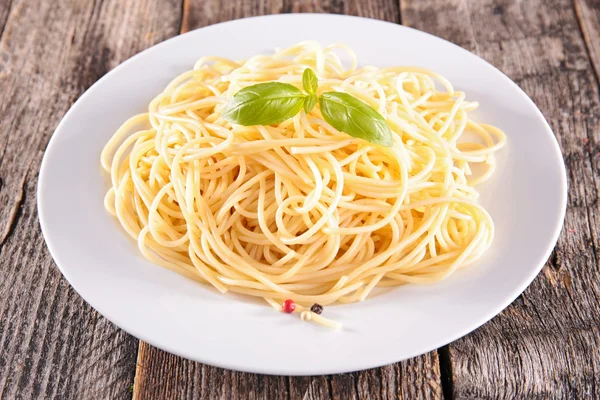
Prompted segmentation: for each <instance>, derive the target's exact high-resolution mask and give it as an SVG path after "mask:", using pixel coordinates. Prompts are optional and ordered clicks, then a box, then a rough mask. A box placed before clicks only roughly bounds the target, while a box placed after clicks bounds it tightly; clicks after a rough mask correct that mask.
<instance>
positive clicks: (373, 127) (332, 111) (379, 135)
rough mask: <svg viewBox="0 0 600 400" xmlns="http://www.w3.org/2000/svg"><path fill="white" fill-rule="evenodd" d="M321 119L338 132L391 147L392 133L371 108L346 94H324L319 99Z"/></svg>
mask: <svg viewBox="0 0 600 400" xmlns="http://www.w3.org/2000/svg"><path fill="white" fill-rule="evenodd" d="M319 105H320V107H321V114H323V118H325V121H327V122H328V123H329V124H330V125H331V126H333V127H334V128H335V129H337V130H338V131H340V132H345V133H347V134H348V135H350V136H352V137H356V138H360V139H364V140H366V141H368V142H371V143H376V144H380V145H383V146H388V147H389V146H391V145H392V142H393V141H392V131H391V130H390V127H389V126H388V124H387V122H385V119H384V118H383V116H382V115H381V114H379V113H378V112H377V111H375V109H373V107H371V106H369V105H368V104H366V103H363V102H362V101H360V100H358V99H357V98H356V97H353V96H351V95H349V94H347V93H340V92H326V93H323V94H322V95H321V96H320V97H319Z"/></svg>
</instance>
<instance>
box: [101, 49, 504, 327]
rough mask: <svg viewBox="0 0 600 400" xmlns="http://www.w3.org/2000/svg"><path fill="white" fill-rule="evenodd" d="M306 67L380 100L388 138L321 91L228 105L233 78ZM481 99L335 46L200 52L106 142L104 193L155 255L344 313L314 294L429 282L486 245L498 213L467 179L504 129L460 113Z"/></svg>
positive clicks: (333, 86)
mask: <svg viewBox="0 0 600 400" xmlns="http://www.w3.org/2000/svg"><path fill="white" fill-rule="evenodd" d="M340 49H341V50H345V51H346V52H347V53H349V55H350V57H351V58H352V63H351V65H350V66H349V67H347V68H346V67H345V66H344V65H343V63H342V62H341V60H340V57H339V56H338V55H337V53H336V50H340ZM306 68H312V69H313V70H314V71H315V72H316V75H317V76H318V78H319V89H318V91H319V93H321V92H324V91H330V90H335V91H338V92H345V93H348V94H351V95H352V96H354V97H356V98H358V99H359V100H361V101H363V102H364V103H366V104H368V105H370V106H371V107H373V108H374V109H375V110H377V111H378V112H379V113H380V114H381V115H382V116H383V117H384V118H385V120H386V122H387V124H388V125H389V127H390V128H391V131H392V132H393V145H392V146H390V147H383V146H379V145H376V144H372V143H369V142H367V141H365V140H362V139H358V138H354V137H351V136H349V135H347V134H345V133H343V132H339V131H337V130H336V129H335V128H333V127H332V126H331V125H329V124H328V123H327V122H325V120H324V118H323V116H322V114H321V112H320V109H319V107H318V106H317V107H315V108H313V109H312V110H311V111H310V112H309V113H308V114H306V112H305V111H300V112H299V113H298V114H297V115H296V116H294V117H293V118H291V119H288V120H285V121H283V122H281V123H279V124H276V125H267V126H241V125H235V124H231V123H229V122H227V121H226V120H225V119H224V118H223V117H222V115H221V114H222V112H223V109H224V108H225V107H226V105H227V103H228V102H229V101H230V100H231V98H232V97H233V95H234V94H235V93H236V92H238V91H239V90H240V89H242V88H245V87H248V86H250V85H254V84H257V83H261V82H271V81H278V82H286V83H290V84H292V85H295V86H298V87H300V86H301V80H302V73H303V71H304V70H305V69H306ZM477 106H478V104H477V103H476V102H472V101H467V100H466V99H465V93H463V92H460V91H456V90H454V88H453V87H452V85H451V84H450V82H448V81H447V80H446V79H445V78H443V77H441V76H439V75H437V74H436V73H434V72H432V71H429V70H427V69H423V68H417V67H402V66H400V67H386V68H377V67H372V66H366V67H360V68H359V67H358V66H357V60H356V57H355V56H354V54H353V53H352V51H351V50H350V49H348V48H347V47H345V46H341V45H334V46H329V47H324V48H323V47H321V46H320V45H319V44H318V43H316V42H303V43H299V44H297V45H295V46H292V47H289V48H286V49H279V50H276V51H275V52H274V54H271V55H258V56H254V57H251V58H249V59H248V60H245V61H232V60H228V59H225V58H221V57H203V58H201V59H199V60H198V62H197V63H196V64H195V66H194V68H193V69H192V70H190V71H188V72H185V73H184V74H182V75H180V76H179V77H177V78H175V79H174V80H173V81H172V82H171V83H170V84H169V85H168V86H167V87H166V88H165V89H164V91H163V92H162V93H160V94H159V95H158V96H157V97H156V98H155V99H154V100H152V102H151V103H150V105H149V107H148V112H147V113H144V114H141V115H137V116H134V117H132V118H131V119H130V120H128V121H127V122H125V123H124V124H123V126H121V128H120V129H119V130H118V131H117V132H116V133H115V134H114V136H113V137H112V138H111V139H110V141H109V142H108V143H107V144H106V147H105V148H104V150H103V152H102V156H101V158H102V165H103V167H104V169H105V170H106V171H107V172H109V173H110V177H111V187H110V189H109V190H108V193H107V194H106V197H105V205H106V208H107V210H108V211H109V212H110V213H111V214H113V215H114V216H116V217H117V218H118V220H119V222H120V224H121V225H122V226H123V228H124V229H125V231H126V232H127V233H128V234H129V235H130V236H131V237H133V238H134V239H135V240H137V243H138V246H139V249H140V251H141V252H142V254H143V255H144V256H145V257H146V258H147V259H148V260H150V261H152V262H153V263H156V264H159V265H161V266H163V267H166V268H169V269H171V270H173V271H176V272H178V273H180V274H182V275H184V276H186V277H188V278H191V279H195V280H197V281H199V282H203V283H208V284H210V285H212V286H214V287H215V288H216V289H217V290H219V291H220V292H221V293H226V292H228V291H232V292H237V293H241V294H244V295H249V296H256V297H261V298H264V299H265V300H266V301H267V302H268V303H269V304H271V305H272V306H273V307H275V308H278V309H281V303H282V301H284V300H286V299H292V300H293V301H294V302H295V303H296V304H297V305H298V306H297V308H296V310H295V311H296V312H298V313H299V314H301V316H302V319H303V320H311V321H313V322H317V323H320V324H323V325H327V326H332V327H337V326H338V325H339V324H337V323H336V322H334V321H331V320H329V319H326V318H325V317H323V316H320V315H317V314H316V313H314V312H312V311H310V310H309V307H310V306H311V305H312V304H313V303H318V304H320V305H325V306H326V305H329V304H333V303H350V302H356V301H363V300H365V299H366V298H367V297H368V296H369V294H370V293H371V292H372V291H373V290H374V289H375V288H376V287H387V286H396V285H401V284H405V283H416V284H425V283H432V282H437V281H439V280H442V279H444V278H446V277H448V276H449V275H451V274H452V273H453V272H454V271H456V270H457V269H459V268H462V267H464V266H466V265H469V264H471V263H473V262H474V261H475V260H477V259H478V258H479V257H480V256H481V255H482V254H483V253H484V252H485V250H486V249H487V248H488V247H489V246H490V244H491V242H492V238H493V236H494V225H493V222H492V219H491V218H490V215H489V214H488V212H487V211H486V210H485V209H484V208H483V207H482V206H481V205H480V204H479V203H478V202H477V200H478V197H479V194H478V192H477V190H476V189H475V185H477V184H478V183H480V182H482V181H484V180H486V179H488V178H489V177H490V175H491V174H492V173H493V171H494V168H495V158H494V153H495V152H496V151H497V150H498V149H500V148H501V147H502V146H503V144H504V143H505V135H504V134H503V133H502V131H500V130H499V129H498V128H495V127H493V126H491V125H487V124H483V123H478V122H475V121H473V120H471V119H470V118H469V115H468V114H469V112H471V111H472V110H474V109H475V108H476V107H477ZM140 126H143V128H142V129H139V127H140ZM474 165H478V173H477V174H475V173H472V169H473V166H474ZM481 167H483V168H481Z"/></svg>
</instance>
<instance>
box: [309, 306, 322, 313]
mask: <svg viewBox="0 0 600 400" xmlns="http://www.w3.org/2000/svg"><path fill="white" fill-rule="evenodd" d="M310 311H312V312H314V313H315V314H317V315H321V313H322V312H323V306H322V305H320V304H317V303H315V304H313V305H312V307H311V308H310Z"/></svg>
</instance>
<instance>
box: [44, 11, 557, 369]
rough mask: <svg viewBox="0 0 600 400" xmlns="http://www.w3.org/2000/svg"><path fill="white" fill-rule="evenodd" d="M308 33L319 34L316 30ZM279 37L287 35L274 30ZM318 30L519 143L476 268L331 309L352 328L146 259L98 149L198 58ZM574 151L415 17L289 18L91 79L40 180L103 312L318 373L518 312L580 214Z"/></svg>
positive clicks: (251, 358) (264, 47) (171, 340)
mask: <svg viewBox="0 0 600 400" xmlns="http://www.w3.org/2000/svg"><path fill="white" fill-rule="evenodd" d="M307 27H310V29H307ZM273 32H277V34H273ZM307 39H315V40H318V41H319V42H320V43H321V44H322V45H327V44H331V43H336V42H342V43H345V44H348V45H350V46H351V47H352V48H353V49H354V50H355V51H356V53H357V55H358V60H359V62H360V64H362V65H365V64H370V65H377V66H393V65H417V66H424V67H427V68H430V69H432V70H435V71H437V72H439V73H441V74H442V75H444V76H445V77H446V78H448V79H449V80H450V81H451V82H452V83H453V84H454V86H455V87H456V88H457V89H459V90H461V91H465V92H466V93H467V98H468V99H470V100H477V101H479V102H480V103H481V107H480V109H478V111H477V112H476V113H475V117H474V118H475V119H476V120H479V121H485V122H487V123H491V124H494V125H496V126H498V127H500V128H501V129H503V130H504V131H505V132H506V134H507V136H508V145H507V146H506V147H505V148H504V149H503V150H501V151H500V153H499V156H498V168H497V170H496V173H495V174H494V176H493V178H492V179H491V180H490V181H488V182H486V184H484V185H482V186H480V187H479V190H480V192H481V203H482V204H483V205H484V206H485V207H486V208H487V209H488V210H489V212H490V213H491V215H492V217H493V219H494V221H495V224H496V237H495V239H494V243H493V245H492V247H491V248H490V250H489V251H488V252H487V253H486V254H485V256H484V257H483V258H482V259H481V260H480V261H478V262H477V263H476V264H474V265H472V266H470V267H469V268H466V269H464V270H461V271H459V272H458V273H456V274H454V275H453V276H451V277H450V278H448V279H447V280H445V281H443V282H441V283H438V284H433V285H423V286H418V285H406V286H402V287H398V288H396V289H395V290H392V291H389V292H387V293H385V294H382V295H379V296H376V297H373V298H370V299H368V300H367V301H365V302H363V303H357V304H350V305H341V306H334V307H329V308H328V309H327V316H328V317H331V318H333V319H335V320H338V321H340V322H342V323H343V324H344V328H343V329H342V330H340V331H335V330H330V329H327V328H323V327H320V326H317V325H314V324H310V323H305V322H302V321H301V320H300V318H294V317H291V316H288V315H285V314H281V313H278V312H275V311H274V310H273V309H272V308H270V307H269V306H268V305H267V304H266V303H264V302H262V301H255V300H252V299H246V298H242V297H238V296H233V295H225V296H223V295H220V294H219V293H218V292H216V291H215V290H213V289H211V288H209V287H208V286H205V285H202V284H198V283H196V282H193V281H191V280H188V279H186V278H184V277H182V276H179V275H178V274H176V273H173V272H170V271H168V270H166V269H163V268H162V267H159V266H156V265H154V264H152V263H150V262H148V261H146V260H145V259H144V258H143V257H142V256H141V254H140V253H139V251H138V249H137V247H136V243H135V242H134V241H133V240H131V239H130V238H129V237H128V236H127V235H126V234H125V232H124V231H123V230H122V228H121V227H120V225H119V224H118V222H117V221H116V220H115V219H114V218H113V217H111V216H110V215H109V214H108V213H107V212H106V211H105V210H104V207H103V198H104V194H105V192H106V191H107V189H108V187H109V186H108V185H109V177H108V176H107V174H105V173H104V171H103V170H102V168H101V166H100V151H101V149H102V147H103V146H104V144H105V143H106V142H107V140H108V139H109V137H110V136H111V135H112V134H113V132H114V131H115V130H116V129H117V128H118V127H119V126H120V125H121V123H123V122H124V121H125V120H126V119H127V118H128V117H130V116H132V115H134V114H136V113H140V112H144V111H145V110H146V108H147V105H148V103H149V102H150V100H151V99H152V98H153V97H154V96H155V95H157V94H158V93H160V92H161V91H162V89H163V88H164V87H165V86H166V85H167V83H168V82H169V81H170V80H171V79H172V78H173V77H175V76H177V75H178V74H179V73H182V72H184V71H186V70H188V69H191V68H192V66H193V64H194V62H195V61H196V59H198V58H199V57H201V56H204V55H218V56H224V57H228V58H233V59H243V58H247V57H249V56H252V55H254V54H257V53H265V52H272V51H273V49H274V48H275V47H284V46H290V45H292V44H294V43H296V42H299V41H302V40H307ZM566 191H567V184H566V174H565V168H564V164H563V160H562V157H561V153H560V149H559V147H558V144H557V142H556V139H555V137H554V135H553V134H552V131H551V130H550V127H549V126H548V124H547V123H546V121H545V120H544V118H543V116H542V114H541V113H540V111H539V110H538V109H537V107H536V106H535V105H534V103H533V102H532V101H531V100H530V99H529V98H528V97H527V96H526V95H525V93H524V92H523V91H522V90H521V89H519V87H518V86H517V85H516V84H514V83H513V82H512V81H511V80H510V79H508V78H507V77H506V76H505V75H503V74H502V73H501V72H500V71H498V70H497V69H496V68H494V67H493V66H491V65H490V64H488V63H486V62H485V61H483V60H482V59H480V58H478V57H477V56H475V55H473V54H471V53H469V52H467V51H466V50H463V49H461V48H460V47H458V46H455V45H453V44H451V43H449V42H446V41H444V40H442V39H439V38H436V37H434V36H431V35H429V34H426V33H423V32H419V31H416V30H413V29H410V28H406V27H403V26H399V25H395V24H391V23H385V22H380V21H375V20H369V19H362V18H356V17H346V16H334V15H303V14H297V15H294V14H291V15H277V16H267V17H258V18H249V19H243V20H238V21H233V22H227V23H223V24H218V25H213V26H209V27H207V28H203V29H200V30H197V31H193V32H189V33H186V34H185V35H181V36H178V37H175V38H173V39H171V40H168V41H166V42H164V43H161V44H159V45H157V46H154V47H152V48H150V49H148V50H146V51H144V52H142V53H140V54H138V55H137V56H135V57H133V58H131V59H130V60H128V61H127V62H125V63H123V64H122V65H120V66H119V67H117V68H115V69H114V70H113V71H111V72H110V73H108V74H107V75H106V76H105V77H103V78H102V79H101V80H100V81H98V82H97V83H96V84H95V85H94V86H92V87H91V88H90V89H89V90H88V91H87V92H86V93H85V94H84V95H83V96H81V98H80V99H79V100H78V101H77V102H76V103H75V105H73V107H72V108H71V110H70V111H69V112H68V113H67V115H66V116H65V117H64V119H63V120H62V122H61V123H60V125H59V126H58V128H57V129H56V132H55V133H54V135H53V136H52V140H51V141H50V144H49V145H48V149H47V150H46V154H45V156H44V160H43V162H42V169H41V172H40V178H39V188H38V204H39V205H38V207H39V216H40V222H41V226H42V230H43V233H44V236H45V238H46V242H47V244H48V248H49V249H50V252H51V253H52V256H53V257H54V260H55V261H56V264H57V265H58V267H59V268H60V270H61V271H62V273H63V275H64V276H65V277H66V278H67V279H68V281H69V282H70V283H71V285H73V287H74V288H75V290H77V292H78V293H79V294H80V295H81V296H82V297H83V298H84V299H85V300H86V301H87V302H89V303H90V304H91V305H92V306H93V307H94V308H95V309H96V310H98V311H99V312H100V313H101V314H102V315H104V316H105V317H106V318H108V319H109V320H111V321H112V322H114V323H115V324H116V325H118V326H119V327H121V328H123V329H124V330H126V331H127V332H129V333H131V334H132V335H134V336H137V337H138V338H140V339H142V340H144V341H147V342H149V343H150V344H152V345H154V346H157V347H159V348H161V349H164V350H166V351H169V352H171V353H175V354H177V355H180V356H183V357H187V358H190V359H192V360H197V361H200V362H203V363H207V364H211V365H215V366H220V367H224V368H230V369H236V370H241V371H250V372H259V373H268V374H285V375H288V374H289V375H312V374H329V373H340V372H348V371H354V370H360V369H365V368H370V367H376V366H380V365H384V364H389V363H392V362H395V361H400V360H403V359H407V358H410V357H414V356H417V355H419V354H422V353H426V352H428V351H431V350H433V349H435V348H438V347H440V346H443V345H444V344H447V343H449V342H451V341H453V340H455V339H457V338H459V337H461V336H463V335H465V334H467V333H469V332H470V331H472V330H473V329H475V328H477V327H479V326H480V325H482V324H483V323H485V322H486V321H488V320H489V319H490V318H492V317H493V316H494V315H496V314H497V313H499V312H500V311H501V310H502V309H504V308H505V307H506V306H508V305H509V304H510V303H511V302H512V301H513V300H514V299H515V298H516V297H517V296H518V295H519V294H520V293H521V292H522V291H523V290H524V289H525V288H526V287H527V285H528V284H529V283H530V282H531V281H532V280H533V278H534V277H535V276H536V274H537V273H538V272H539V271H540V269H541V267H542V265H543V264H544V262H545V261H546V259H547V258H548V257H549V255H550V252H551V250H552V248H553V246H554V244H555V243H556V240H557V237H558V234H559V231H560V229H561V225H562V221H563V217H564V213H565V207H566Z"/></svg>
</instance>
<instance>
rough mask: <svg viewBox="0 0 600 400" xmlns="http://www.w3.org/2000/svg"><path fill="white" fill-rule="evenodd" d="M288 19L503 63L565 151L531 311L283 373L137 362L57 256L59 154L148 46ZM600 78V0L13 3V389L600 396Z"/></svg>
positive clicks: (5, 337) (7, 246) (31, 392)
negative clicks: (344, 25)
mask: <svg viewBox="0 0 600 400" xmlns="http://www.w3.org/2000/svg"><path fill="white" fill-rule="evenodd" d="M398 3H400V6H399V5H398ZM280 12H330V13H343V14H352V15H362V16H366V17H371V18H378V19H385V20H388V21H392V22H399V21H400V16H402V21H403V23H405V24H407V25H410V26H413V27H416V28H418V29H421V30H425V31H429V32H431V33H433V34H436V35H438V36H441V37H444V38H446V39H448V40H450V41H453V42H455V43H457V44H459V45H461V46H463V47H465V48H467V49H469V50H471V51H474V52H476V53H478V54H479V55H480V56H482V57H483V58H485V59H487V60H488V61H490V62H491V63H492V64H494V65H496V66H497V67H499V68H500V69H501V70H503V71H504V72H505V73H506V74H508V75H509V76H510V77H511V78H513V79H514V80H515V81H516V82H517V83H518V84H519V85H520V86H521V87H522V88H523V89H524V90H525V91H526V92H527V93H528V94H529V95H530V96H531V97H532V98H533V100H534V101H535V102H536V103H537V104H538V106H539V107H540V108H541V110H542V112H543V113H544V115H545V116H546V118H547V119H548V121H549V122H550V124H551V125H552V128H553V130H554V132H555V133H556V135H557V138H558V140H559V143H560V145H561V148H562V151H563V154H564V158H565V161H566V165H567V168H568V174H569V176H568V178H569V182H570V191H569V208H568V211H567V216H566V220H565V230H564V231H563V233H562V235H561V237H560V239H559V243H558V245H557V248H556V249H555V252H554V253H553V255H552V257H551V258H550V260H549V261H548V264H547V265H546V267H545V268H544V270H543V273H542V274H540V276H539V277H538V278H537V279H536V280H535V281H534V283H533V284H532V285H531V287H530V288H529V289H528V290H527V291H526V292H525V293H524V294H523V295H522V296H520V297H519V299H518V300H517V301H516V302H515V303H513V304H512V305H511V306H510V307H509V308H508V309H507V310H505V311H504V312H503V313H502V314H500V315H499V316H498V317H496V318H495V319H493V320H492V321H491V322H489V323H488V324H486V325H485V326H484V327H482V328H481V329H479V330H477V331H475V332H474V333H472V334H471V335H469V336H467V337H465V338H463V339H461V340H459V341H457V342H455V343H453V344H451V345H450V346H449V347H446V348H444V349H442V351H440V353H439V354H438V352H433V353H430V354H427V355H424V356H421V357H417V358H414V359H412V360H408V361H406V362H402V363H397V364H393V365H389V366H385V367H383V368H377V369H372V370H367V371H362V372H356V373H352V374H341V375H335V376H317V377H273V376H263V375H255V374H246V373H238V372H232V371H227V370H223V369H220V368H215V367H210V366H206V365H202V364H199V363H194V362H190V361H187V360H184V359H182V358H179V357H176V356H173V355H171V354H168V353H165V352H162V351H160V350H158V349H156V348H153V347H151V346H149V345H147V344H146V343H143V342H142V343H140V346H139V353H137V370H136V369H135V368H136V365H135V362H136V351H137V345H138V342H137V340H135V339H134V338H132V337H130V336H129V335H127V334H126V333H124V332H122V331H121V330H119V329H118V328H116V327H114V326H113V325H112V324H111V323H109V322H108V321H107V320H106V319H104V318H103V317H101V316H100V315H99V314H98V313H96V312H95V311H94V310H93V309H92V308H91V307H90V306H89V305H87V304H86V303H85V302H84V301H83V300H82V299H81V298H80V297H79V295H77V294H76V293H75V292H74V291H73V290H72V289H71V288H70V286H69V284H68V283H67V282H66V281H65V280H64V278H62V276H61V274H60V273H59V272H58V270H57V269H56V267H55V265H54V263H53V261H52V260H51V258H50V256H49V254H48V251H47V249H46V246H45V244H44V242H43V238H42V236H41V232H40V229H39V224H38V220H37V210H36V204H35V190H36V185H37V173H38V170H39V164H40V161H41V157H42V154H43V151H44V149H45V147H46V145H47V142H48V139H49V137H50V135H51V134H52V131H53V130H54V128H55V127H56V125H57V123H58V121H59V119H60V117H61V116H62V115H64V113H65V112H66V110H67V109H68V108H69V107H70V105H71V104H72V103H73V102H74V101H75V100H76V99H77V97H79V95H81V93H82V92H83V91H84V90H85V89H87V88H88V87H89V86H90V85H91V84H93V83H94V82H95V81H96V80H97V79H98V78H99V77H101V76H102V75H103V74H105V73H106V72H107V71H108V70H110V69H111V68H113V67H115V66H116V65H118V64H119V63H120V62H122V61H123V60H125V59H126V58H128V57H130V56H131V55H133V54H135V53H137V52H139V51H141V50H143V49H144V48H146V47H149V46H150V45H152V44H154V43H156V42H159V41H162V40H164V39H166V38H168V37H171V36H173V35H175V34H177V33H178V32H185V31H188V30H190V29H195V28H198V27H201V26H205V25H209V24H213V23H216V22H220V21H224V20H230V19H237V18H242V17H246V16H253V15H264V14H271V13H280ZM594 68H595V71H594ZM599 71H600V4H599V2H598V0H572V2H571V1H569V0H549V1H545V0H528V1H518V0H401V1H400V2H398V1H395V0H368V1H361V0H347V1H344V0H326V1H318V0H258V1H253V0H233V1H227V2H220V1H217V0H133V1H127V2H123V1H119V0H109V1H101V0H98V1H78V0H58V1H53V2H45V1H43V0H4V1H0V96H2V101H1V102H0V115H1V116H2V118H0V274H1V275H0V276H2V279H0V398H10V399H12V398H25V399H29V398H60V399H68V398H77V399H86V398H90V399H96V398H110V399H118V398H129V397H130V396H131V393H130V390H129V386H130V385H131V383H132V382H133V379H134V372H135V373H136V375H135V391H134V398H136V399H163V398H164V399H168V398H177V399H179V398H206V399H212V398H222V399H230V398H239V399H246V398H265V399H274V398H289V399H323V398H325V399H327V398H341V399H346V398H348V399H367V398H368V399H371V398H373V399H380V398H381V399H384V398H386V399H387V398H405V399H420V398H441V397H442V388H441V384H440V382H441V380H440V375H444V376H443V377H442V378H444V383H445V384H446V385H447V387H446V388H447V389H448V392H447V393H446V391H445V393H444V394H447V396H445V397H448V398H450V397H455V398H459V399H463V398H600V350H599V349H600V347H599V345H600V328H599V327H600V313H599V311H600V310H599V308H600V306H599V300H600V268H599V267H600V266H599V263H598V260H599V258H600V248H599V245H598V243H599V240H600V203H599V202H598V192H599V191H600V174H599V170H600V96H599V93H598V87H599V86H598V83H599V80H598V77H600V73H599ZM594 72H595V73H594ZM440 360H441V367H442V368H441V370H442V371H440ZM441 372H442V374H441Z"/></svg>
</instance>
